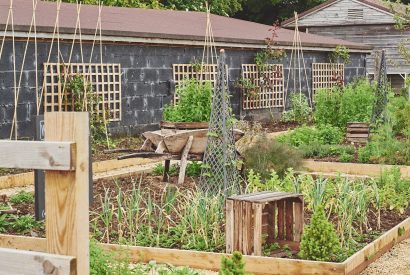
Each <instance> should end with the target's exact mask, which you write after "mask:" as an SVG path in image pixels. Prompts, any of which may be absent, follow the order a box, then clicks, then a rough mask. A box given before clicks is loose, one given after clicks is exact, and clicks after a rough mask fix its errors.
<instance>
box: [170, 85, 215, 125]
mask: <svg viewBox="0 0 410 275" xmlns="http://www.w3.org/2000/svg"><path fill="white" fill-rule="evenodd" d="M176 93H177V95H178V97H179V101H178V104H176V105H168V106H166V107H165V108H164V112H163V119H164V120H167V121H173V122H204V121H206V122H207V121H209V119H210V116H211V101H212V85H211V83H210V82H209V81H208V82H201V81H198V80H196V79H189V80H185V81H184V82H183V83H182V84H181V85H179V86H178V88H177V91H176Z"/></svg>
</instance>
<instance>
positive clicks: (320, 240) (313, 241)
mask: <svg viewBox="0 0 410 275" xmlns="http://www.w3.org/2000/svg"><path fill="white" fill-rule="evenodd" d="M340 251H341V247H340V241H339V238H338V236H337V234H336V230H335V228H334V226H333V224H331V223H330V222H329V221H328V220H327V218H326V215H325V211H324V209H323V207H322V206H319V207H317V208H316V210H315V212H314V213H313V215H312V219H311V221H310V224H309V225H308V226H306V227H305V229H304V231H303V235H302V241H301V243H300V257H301V258H302V259H306V260H314V261H334V260H336V259H337V255H338V253H339V252H340Z"/></svg>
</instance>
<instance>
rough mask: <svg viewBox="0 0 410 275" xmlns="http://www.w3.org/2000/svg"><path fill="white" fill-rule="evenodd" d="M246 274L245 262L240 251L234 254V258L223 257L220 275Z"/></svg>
mask: <svg viewBox="0 0 410 275" xmlns="http://www.w3.org/2000/svg"><path fill="white" fill-rule="evenodd" d="M242 274H245V262H244V261H243V257H242V254H241V253H240V252H238V251H235V252H234V253H232V257H225V256H224V257H222V261H221V270H220V271H219V275H242Z"/></svg>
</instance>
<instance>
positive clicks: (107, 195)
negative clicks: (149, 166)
mask: <svg viewBox="0 0 410 275" xmlns="http://www.w3.org/2000/svg"><path fill="white" fill-rule="evenodd" d="M171 173H173V171H172V169H171ZM197 180H198V179H197V178H196V177H189V176H188V177H187V178H186V182H185V183H184V184H183V185H177V184H176V182H177V177H176V176H171V177H170V179H169V183H167V184H165V183H163V182H162V176H152V175H147V176H135V177H134V178H132V177H130V176H123V177H119V178H117V179H108V178H107V179H100V180H97V181H96V182H95V183H94V203H93V205H92V208H91V215H90V220H91V225H92V226H91V227H92V228H91V229H90V230H91V232H93V235H94V237H95V238H96V239H97V240H99V241H101V242H109V243H119V242H124V241H126V242H127V243H129V244H131V245H142V246H161V247H165V248H177V249H192V250H195V249H201V250H206V251H212V252H218V253H220V252H224V250H225V242H224V235H223V232H224V220H223V216H221V213H218V212H217V211H218V209H217V208H204V210H205V211H206V212H208V213H207V214H209V216H207V214H205V213H203V215H205V216H204V217H203V218H204V222H205V223H207V224H213V225H212V226H210V227H211V228H208V230H209V231H208V232H206V234H205V235H200V234H198V236H195V237H196V238H197V239H196V240H194V239H190V237H192V236H190V237H187V236H184V235H183V232H182V231H184V230H194V231H195V229H192V228H188V227H187V228H185V227H183V226H181V224H182V222H183V219H187V221H188V223H195V221H198V219H199V218H201V217H200V215H195V213H194V214H193V213H191V212H192V211H194V210H195V211H198V209H196V208H195V207H192V208H187V207H186V205H187V204H190V203H191V204H193V205H198V203H200V202H204V203H211V202H212V203H215V204H218V203H223V202H221V200H219V199H216V200H214V201H207V200H206V199H204V198H198V197H196V196H195V195H196V182H197ZM133 192H135V193H134V194H133ZM175 193H178V194H179V195H178V197H173V194H175ZM14 200H15V199H14ZM138 200H141V201H138ZM0 203H3V205H7V204H10V205H11V206H12V208H13V209H16V210H17V213H16V215H15V217H13V218H11V219H10V221H11V222H12V223H15V220H17V219H18V218H19V217H21V216H25V218H24V219H25V220H23V221H22V223H23V225H21V226H20V227H16V226H13V225H9V226H8V227H7V228H5V230H4V229H3V230H2V231H3V233H7V234H24V235H27V236H44V228H43V226H42V223H36V222H34V220H33V219H32V217H33V216H34V208H33V202H32V200H28V201H21V200H20V201H18V200H17V202H16V203H13V202H10V198H6V197H3V198H2V201H0ZM133 203H139V204H141V203H142V205H141V206H142V208H138V209H139V210H140V211H141V213H140V215H137V216H133V217H131V216H129V213H130V211H132V208H131V207H132V205H133ZM167 203H168V204H169V205H168V206H169V207H168V209H172V208H175V211H170V212H169V213H168V214H167V215H164V216H162V215H159V213H161V212H162V211H166V209H167ZM141 206H140V207H141ZM146 209H151V212H150V211H146ZM119 210H120V211H119ZM134 210H136V209H134ZM188 210H189V211H188ZM305 211H306V215H305V224H309V221H310V216H311V210H309V209H307V208H306V209H305ZM376 212H377V211H376V210H375V209H371V210H370V211H369V212H368V217H367V219H368V223H367V224H368V227H369V228H372V229H373V230H370V231H369V232H367V233H366V234H363V235H360V236H356V237H355V241H356V242H357V245H356V248H355V249H356V250H357V249H360V248H361V247H364V246H366V245H367V244H368V243H370V242H372V241H374V239H375V238H377V237H378V236H380V235H381V234H382V232H386V231H388V230H390V229H391V228H393V227H394V226H396V225H397V224H399V223H400V222H402V221H403V220H405V219H406V218H407V217H409V216H410V207H407V208H406V209H404V211H403V213H402V214H399V213H398V212H397V211H393V210H382V211H381V215H380V217H381V224H380V229H379V230H376V228H377V216H376V214H375V213H376ZM188 213H190V215H192V216H191V217H188V216H187V215H188ZM134 214H135V213H134ZM118 215H123V218H122V220H119V218H118V217H119V216H118ZM135 215H136V214H135ZM147 215H148V216H149V215H151V216H152V219H148V220H147V219H146V218H144V216H145V217H146V216H147ZM109 216H111V218H108V217H109ZM30 217H31V218H30ZM138 217H139V218H138ZM134 218H135V222H138V226H137V227H136V228H134V229H131V228H130V227H131V226H133V225H134V226H136V224H135V223H132V220H133V219H134ZM330 220H335V217H333V216H331V218H330ZM151 222H152V223H155V224H152V227H150V226H151V224H150V223H151ZM158 223H162V224H163V225H165V224H167V226H169V227H171V228H173V229H172V230H171V231H169V232H166V233H161V234H155V233H154V234H151V235H150V233H149V232H151V231H150V230H151V229H152V230H153V231H155V228H157V225H158ZM215 223H217V224H216V225H215ZM180 226H181V227H180ZM184 226H187V225H186V224H185V225H184ZM16 228H17V229H16ZM198 231H200V229H198ZM212 232H214V233H215V234H217V237H216V236H213V235H212V234H213V233H212ZM181 234H182V235H181ZM184 238H185V241H180V240H183V239H184ZM211 240H212V241H211ZM203 241H211V243H210V244H209V245H208V246H204V245H203V243H202V242H203ZM190 242H193V243H194V245H190V244H189V243H190ZM272 252H274V253H272ZM282 252H286V250H285V251H284V250H283V249H282V250H279V251H268V252H265V255H268V254H270V255H272V256H280V257H285V258H289V257H290V258H295V257H296V258H297V256H296V255H295V254H294V253H293V255H289V254H288V253H282ZM278 253H279V254H278ZM275 254H276V255H275Z"/></svg>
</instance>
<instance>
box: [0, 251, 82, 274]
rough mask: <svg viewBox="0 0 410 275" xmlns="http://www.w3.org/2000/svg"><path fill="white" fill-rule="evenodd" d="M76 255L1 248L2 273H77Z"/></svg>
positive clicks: (0, 272)
mask: <svg viewBox="0 0 410 275" xmlns="http://www.w3.org/2000/svg"><path fill="white" fill-rule="evenodd" d="M75 263H76V260H75V258H74V257H70V256H61V255H54V254H47V253H42V252H33V251H26V250H16V249H8V248H0V267H1V269H0V274H4V275H5V274H15V275H43V274H58V275H72V274H75Z"/></svg>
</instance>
